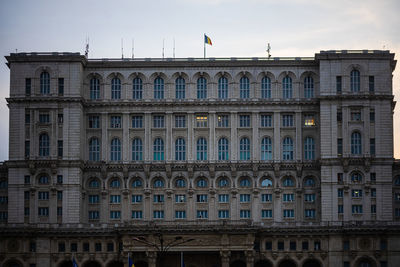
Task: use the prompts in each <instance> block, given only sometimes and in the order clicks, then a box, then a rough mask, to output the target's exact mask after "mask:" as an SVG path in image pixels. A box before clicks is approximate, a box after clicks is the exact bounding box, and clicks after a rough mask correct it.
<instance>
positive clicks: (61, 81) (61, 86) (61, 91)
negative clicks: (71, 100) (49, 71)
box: [58, 78, 64, 95]
mask: <svg viewBox="0 0 400 267" xmlns="http://www.w3.org/2000/svg"><path fill="white" fill-rule="evenodd" d="M58 95H64V78H58Z"/></svg>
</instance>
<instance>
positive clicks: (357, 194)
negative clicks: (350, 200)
mask: <svg viewBox="0 0 400 267" xmlns="http://www.w3.org/2000/svg"><path fill="white" fill-rule="evenodd" d="M351 196H352V197H356V198H359V197H362V190H361V189H353V190H351Z"/></svg>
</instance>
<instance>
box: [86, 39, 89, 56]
mask: <svg viewBox="0 0 400 267" xmlns="http://www.w3.org/2000/svg"><path fill="white" fill-rule="evenodd" d="M85 57H86V58H88V57H89V37H86V47H85Z"/></svg>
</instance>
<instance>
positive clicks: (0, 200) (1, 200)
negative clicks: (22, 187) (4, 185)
mask: <svg viewBox="0 0 400 267" xmlns="http://www.w3.org/2000/svg"><path fill="white" fill-rule="evenodd" d="M7 203H8V196H0V204H7Z"/></svg>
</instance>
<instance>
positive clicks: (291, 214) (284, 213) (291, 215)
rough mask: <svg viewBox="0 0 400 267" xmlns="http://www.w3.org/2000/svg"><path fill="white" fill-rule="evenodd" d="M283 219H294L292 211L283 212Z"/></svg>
mask: <svg viewBox="0 0 400 267" xmlns="http://www.w3.org/2000/svg"><path fill="white" fill-rule="evenodd" d="M283 217H284V218H294V210H292V209H290V210H283Z"/></svg>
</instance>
